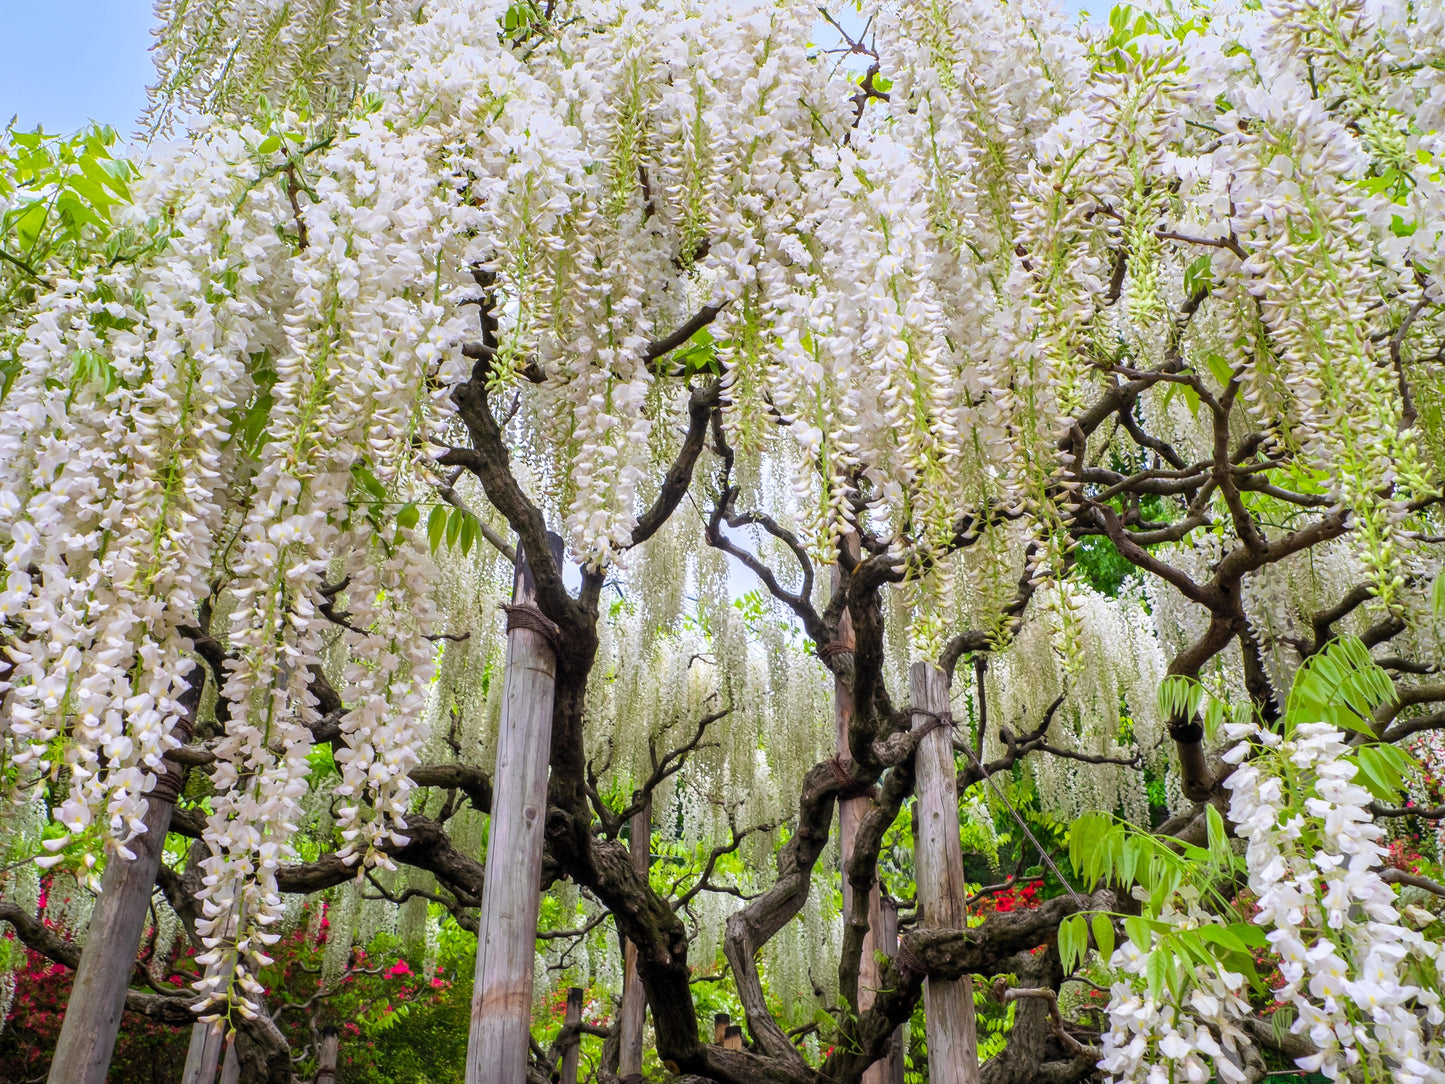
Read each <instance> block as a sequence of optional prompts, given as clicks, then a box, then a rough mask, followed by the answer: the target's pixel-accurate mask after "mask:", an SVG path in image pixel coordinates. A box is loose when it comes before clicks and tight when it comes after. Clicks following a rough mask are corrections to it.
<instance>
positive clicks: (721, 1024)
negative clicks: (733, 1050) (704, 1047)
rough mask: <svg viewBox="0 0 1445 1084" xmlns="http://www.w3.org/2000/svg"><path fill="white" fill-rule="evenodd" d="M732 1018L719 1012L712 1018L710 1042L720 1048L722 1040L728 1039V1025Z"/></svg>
mask: <svg viewBox="0 0 1445 1084" xmlns="http://www.w3.org/2000/svg"><path fill="white" fill-rule="evenodd" d="M732 1020H733V1018H732V1017H731V1016H729V1015H728V1014H727V1013H725V1012H720V1013H718V1014H717V1015H715V1016H714V1017H713V1018H712V1041H713V1042H714V1043H716V1044H717V1045H718V1046H722V1043H723V1040H724V1039H726V1038H727V1037H728V1025H729V1024H731V1023H732Z"/></svg>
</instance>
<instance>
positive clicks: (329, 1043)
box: [222, 1027, 341, 1084]
mask: <svg viewBox="0 0 1445 1084" xmlns="http://www.w3.org/2000/svg"><path fill="white" fill-rule="evenodd" d="M340 1053H341V1032H339V1031H337V1030H336V1028H334V1027H325V1028H322V1029H321V1048H320V1051H319V1052H318V1054H317V1058H316V1062H317V1065H316V1084H336V1059H337V1057H338V1055H339V1054H340ZM222 1084H225V1082H224V1081H223V1082H222Z"/></svg>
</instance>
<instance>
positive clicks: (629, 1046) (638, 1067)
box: [617, 799, 652, 1077]
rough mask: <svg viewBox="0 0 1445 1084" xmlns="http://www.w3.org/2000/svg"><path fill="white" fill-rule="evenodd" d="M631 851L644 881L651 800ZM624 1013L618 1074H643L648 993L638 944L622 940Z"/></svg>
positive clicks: (637, 822) (635, 823)
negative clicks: (639, 968)
mask: <svg viewBox="0 0 1445 1084" xmlns="http://www.w3.org/2000/svg"><path fill="white" fill-rule="evenodd" d="M630 825H631V832H630V835H631V838H630V839H629V840H628V850H629V852H630V853H631V856H632V868H633V870H634V871H636V873H637V875H638V876H639V877H641V878H642V879H643V880H644V881H645V880H646V879H647V870H648V867H649V866H650V865H651V862H652V801H651V799H648V802H647V804H646V805H645V806H644V807H643V808H642V811H641V812H639V813H637V814H636V815H634V816H633V818H632V820H631V822H630ZM622 962H623V975H622V1013H621V1021H620V1023H621V1029H622V1036H621V1043H622V1045H621V1051H620V1053H619V1055H618V1059H617V1072H618V1075H620V1076H623V1077H627V1076H633V1075H637V1076H640V1075H641V1073H642V1034H643V1029H644V1027H645V1025H646V1023H647V996H646V994H644V993H643V990H642V981H641V979H640V978H639V977H638V974H637V946H636V945H634V944H633V943H632V942H631V941H628V940H627V939H626V938H623V940H622Z"/></svg>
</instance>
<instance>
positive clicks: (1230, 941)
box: [1199, 926, 1249, 955]
mask: <svg viewBox="0 0 1445 1084" xmlns="http://www.w3.org/2000/svg"><path fill="white" fill-rule="evenodd" d="M1199 936H1200V937H1202V938H1203V939H1204V940H1205V941H1208V942H1210V943H1211V944H1215V945H1218V946H1219V947H1220V948H1223V949H1226V950H1228V951H1229V952H1242V953H1244V954H1246V955H1248V954H1249V947H1248V946H1247V945H1246V944H1245V943H1244V940H1243V938H1241V937H1240V936H1239V934H1237V933H1235V932H1234V930H1233V929H1232V928H1231V927H1229V926H1201V927H1200V928H1199Z"/></svg>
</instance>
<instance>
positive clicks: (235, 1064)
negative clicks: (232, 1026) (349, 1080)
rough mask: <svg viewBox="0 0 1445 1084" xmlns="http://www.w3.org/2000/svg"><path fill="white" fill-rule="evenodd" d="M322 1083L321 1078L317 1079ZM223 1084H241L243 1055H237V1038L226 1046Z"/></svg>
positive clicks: (232, 1037)
mask: <svg viewBox="0 0 1445 1084" xmlns="http://www.w3.org/2000/svg"><path fill="white" fill-rule="evenodd" d="M317 1080H318V1081H320V1077H319V1076H318V1077H317ZM221 1084H241V1055H239V1054H237V1053H236V1036H235V1035H234V1034H232V1035H231V1041H230V1042H229V1043H227V1044H226V1060H225V1061H223V1062H222V1063H221Z"/></svg>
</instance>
